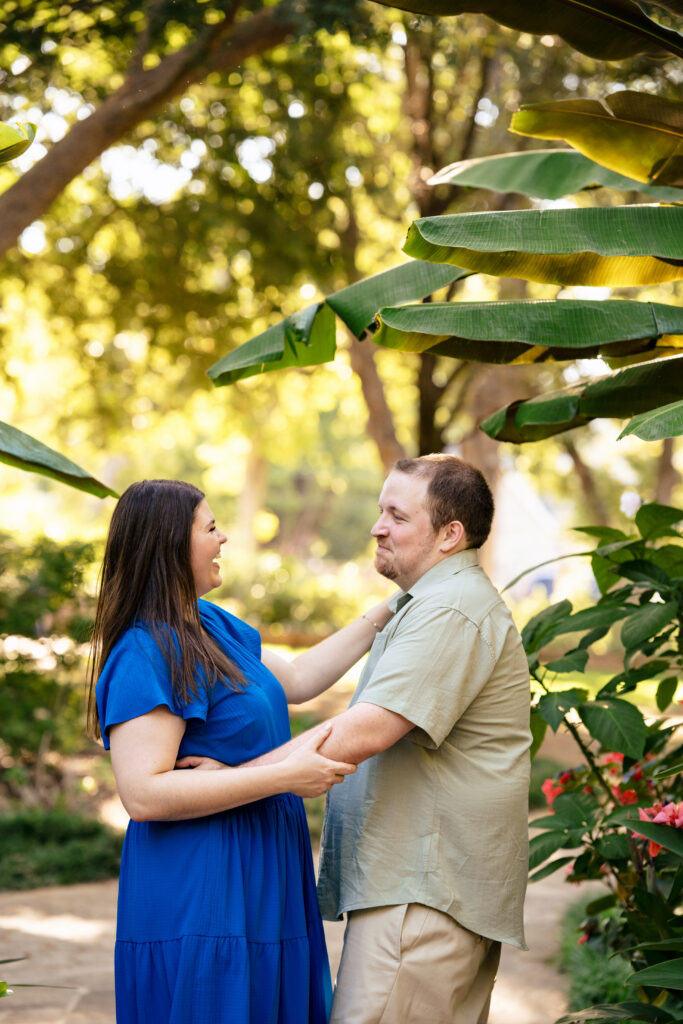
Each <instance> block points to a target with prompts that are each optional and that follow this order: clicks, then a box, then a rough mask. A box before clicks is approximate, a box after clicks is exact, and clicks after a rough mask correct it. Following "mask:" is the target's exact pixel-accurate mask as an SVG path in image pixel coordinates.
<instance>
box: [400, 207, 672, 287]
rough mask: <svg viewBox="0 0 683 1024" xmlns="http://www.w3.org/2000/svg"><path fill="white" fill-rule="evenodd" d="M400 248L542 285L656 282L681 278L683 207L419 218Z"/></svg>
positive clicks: (418, 255)
mask: <svg viewBox="0 0 683 1024" xmlns="http://www.w3.org/2000/svg"><path fill="white" fill-rule="evenodd" d="M403 249H404V252H406V253H407V254H408V255H409V256H412V257H414V258H415V259H420V260H426V261H428V262H430V263H449V264H452V265H454V266H458V267H465V268H466V269H468V270H471V271H473V272H475V273H484V274H494V275H496V276H498V277H521V278H524V279H526V280H528V281H539V282H541V283H544V284H562V285H574V284H577V285H591V286H603V287H604V286H613V285H624V286H625V285H646V284H647V285H649V284H660V283H664V282H666V281H676V280H679V279H680V278H682V277H683V207H676V206H617V207H584V208H582V209H569V210H566V209H559V210H504V211H493V212H484V213H466V214H455V215H451V216H448V215H446V216H441V217H424V218H421V219H420V220H416V221H414V223H413V224H412V225H411V227H410V229H409V231H408V237H407V239H406V243H405V245H404V247H403Z"/></svg>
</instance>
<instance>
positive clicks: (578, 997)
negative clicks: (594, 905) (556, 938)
mask: <svg viewBox="0 0 683 1024" xmlns="http://www.w3.org/2000/svg"><path fill="white" fill-rule="evenodd" d="M589 900H590V898H588V899H581V900H579V901H577V902H576V903H574V904H572V906H571V907H570V908H569V910H568V911H567V913H566V915H565V918H564V920H563V922H562V934H561V940H560V955H559V966H560V969H561V970H562V971H563V972H564V973H565V974H567V975H568V979H569V985H568V991H567V1008H568V1009H569V1010H580V1009H581V1007H582V1006H592V1005H594V1004H595V1003H617V1002H619V1001H620V1000H625V999H629V998H630V997H631V996H632V995H633V993H632V990H631V989H629V987H628V986H627V984H626V978H627V977H628V975H629V974H630V968H629V965H628V964H627V963H626V962H625V961H624V960H622V959H621V958H620V957H614V958H612V957H611V950H610V949H609V948H606V946H605V943H604V941H602V939H601V937H593V933H594V931H595V929H596V927H597V925H598V922H599V920H600V918H599V917H597V916H596V915H589V914H587V912H586V905H587V903H588V902H589ZM613 914H614V912H613V911H607V912H606V914H605V915H604V916H603V917H602V920H603V922H605V921H608V920H610V918H611V917H613ZM584 936H588V939H587V940H584V941H583V942H580V940H581V939H582V938H583V937H584Z"/></svg>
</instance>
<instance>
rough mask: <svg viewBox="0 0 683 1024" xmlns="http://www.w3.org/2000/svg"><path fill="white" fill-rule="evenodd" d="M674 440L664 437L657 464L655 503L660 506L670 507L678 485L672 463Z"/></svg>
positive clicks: (676, 474) (676, 473)
mask: <svg viewBox="0 0 683 1024" xmlns="http://www.w3.org/2000/svg"><path fill="white" fill-rule="evenodd" d="M673 455H674V439H673V437H665V438H664V440H663V441H662V451H661V454H660V456H659V462H658V463H657V480H656V482H655V501H658V502H659V504H660V505H670V504H671V500H672V497H673V490H674V487H675V486H676V484H677V483H678V472H677V470H676V467H675V466H674V463H673Z"/></svg>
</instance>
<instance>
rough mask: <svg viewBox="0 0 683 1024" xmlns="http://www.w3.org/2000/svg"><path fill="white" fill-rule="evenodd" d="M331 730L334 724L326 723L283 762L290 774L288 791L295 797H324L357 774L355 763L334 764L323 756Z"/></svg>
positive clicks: (286, 771)
mask: <svg viewBox="0 0 683 1024" xmlns="http://www.w3.org/2000/svg"><path fill="white" fill-rule="evenodd" d="M331 729H332V723H331V722H326V723H325V725H324V726H322V727H321V728H319V729H315V730H313V734H312V735H311V737H310V738H309V739H308V740H306V742H305V743H302V744H301V746H299V747H297V749H296V750H294V751H293V752H292V753H291V754H289V755H288V756H287V757H286V758H285V759H284V760H283V761H282V762H281V766H282V769H283V771H284V772H285V773H286V774H285V778H286V780H287V792H290V793H294V794H295V796H320V795H321V794H322V793H326V792H327V791H328V789H331V788H332V786H335V785H337V783H339V782H343V781H344V777H345V776H346V775H353V773H354V772H355V771H356V765H355V764H346V763H345V762H344V761H331V760H330V759H329V758H328V757H325V756H324V755H323V754H321V753H320V747H321V746H322V745H323V743H324V742H325V740H326V739H327V737H328V736H329V734H330V731H331Z"/></svg>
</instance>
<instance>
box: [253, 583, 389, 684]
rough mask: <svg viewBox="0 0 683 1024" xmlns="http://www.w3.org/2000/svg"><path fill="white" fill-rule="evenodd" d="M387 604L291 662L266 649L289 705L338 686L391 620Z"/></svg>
mask: <svg viewBox="0 0 683 1024" xmlns="http://www.w3.org/2000/svg"><path fill="white" fill-rule="evenodd" d="M392 614H393V613H392V612H390V611H389V606H388V601H382V602H381V603H380V604H377V605H375V606H374V608H371V609H370V610H369V611H368V612H365V613H364V614H363V615H362V616H360V617H359V618H357V619H354V621H353V622H350V623H349V625H348V626H344V628H343V629H340V630H338V631H337V632H336V633H333V634H332V636H328V637H326V638H325V640H321V641H320V643H318V644H316V645H315V647H311V648H310V649H309V650H308V651H304V653H303V654H299V655H297V656H296V658H294V659H293V660H292V661H286V660H285V659H284V658H281V657H280V656H279V655H278V654H274V653H273V651H269V650H264V651H263V653H262V655H261V660H262V661H263V664H264V665H265V666H266V668H268V669H270V671H271V672H272V673H273V675H274V676H276V677H277V679H278V680H279V682H280V684H281V686H282V689H283V690H284V691H285V694H286V696H287V702H288V703H289V704H303V702H304V701H307V700H311V698H312V697H317V696H318V694H319V693H322V692H323V690H327V689H328V687H330V686H332V684H333V683H336V682H337V680H338V679H341V677H342V676H343V675H344V673H345V672H346V671H348V669H350V668H351V666H352V665H355V664H356V662H357V661H358V659H359V658H361V657H362V656H363V655H364V654H367V652H368V651H369V650H370V648H371V647H372V641H373V640H374V639H375V636H376V635H377V632H378V630H380V629H383V627H384V626H385V625H386V624H387V622H388V621H389V619H390V618H391V617H392Z"/></svg>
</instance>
